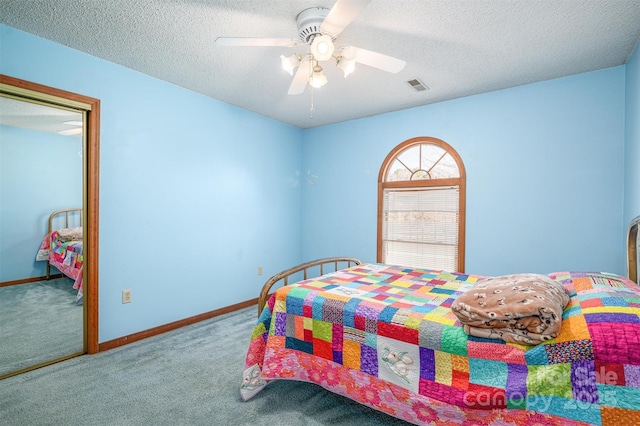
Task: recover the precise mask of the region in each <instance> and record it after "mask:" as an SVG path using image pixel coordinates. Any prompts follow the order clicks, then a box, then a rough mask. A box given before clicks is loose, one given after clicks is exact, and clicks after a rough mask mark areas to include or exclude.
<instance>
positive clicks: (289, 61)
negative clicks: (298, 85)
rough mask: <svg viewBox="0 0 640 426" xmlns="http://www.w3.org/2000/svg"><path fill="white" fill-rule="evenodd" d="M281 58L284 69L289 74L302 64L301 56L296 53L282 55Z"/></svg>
mask: <svg viewBox="0 0 640 426" xmlns="http://www.w3.org/2000/svg"><path fill="white" fill-rule="evenodd" d="M280 60H281V61H282V69H283V70H285V71H286V72H288V73H289V75H293V70H295V69H296V67H297V66H298V65H300V56H298V54H296V53H294V54H293V55H291V56H284V55H280Z"/></svg>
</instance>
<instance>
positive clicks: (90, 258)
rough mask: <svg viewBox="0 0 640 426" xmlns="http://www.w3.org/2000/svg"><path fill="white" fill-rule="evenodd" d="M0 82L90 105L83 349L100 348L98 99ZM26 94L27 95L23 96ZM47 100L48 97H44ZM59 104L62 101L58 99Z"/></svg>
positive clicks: (14, 81)
mask: <svg viewBox="0 0 640 426" xmlns="http://www.w3.org/2000/svg"><path fill="white" fill-rule="evenodd" d="M0 83H2V84H5V85H9V86H13V87H15V88H18V89H22V90H26V91H31V92H37V93H36V94H35V96H34V99H38V96H37V95H38V94H42V95H44V97H47V96H49V97H56V98H61V99H63V100H67V101H70V103H73V102H79V103H83V104H88V105H90V106H91V108H90V110H86V117H87V120H86V121H87V123H86V125H87V139H86V147H85V148H86V150H85V152H84V153H83V157H82V158H83V162H84V166H83V167H84V172H83V176H84V178H83V179H84V182H83V187H84V191H83V192H84V193H83V208H84V224H83V226H84V227H85V230H84V238H85V241H84V248H83V251H84V265H83V292H84V304H85V308H84V309H85V326H84V332H85V336H84V337H85V338H84V342H85V352H86V353H89V354H93V353H96V352H98V351H99V346H98V246H99V244H98V229H99V226H98V223H99V196H98V194H99V188H100V186H99V177H100V100H99V99H96V98H91V97H88V96H84V95H79V94H77V93H72V92H67V91H65V90H60V89H56V88H53V87H49V86H44V85H42V84H38V83H33V82H30V81H26V80H21V79H18V78H14V77H9V76H7V75H3V74H0ZM25 98H28V96H25ZM47 101H49V99H47ZM61 105H62V106H65V105H64V102H62V103H61Z"/></svg>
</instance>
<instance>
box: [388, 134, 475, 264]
mask: <svg viewBox="0 0 640 426" xmlns="http://www.w3.org/2000/svg"><path fill="white" fill-rule="evenodd" d="M465 194H466V177H465V170H464V164H463V163H462V159H461V158H460V156H459V155H458V153H457V152H456V151H455V150H454V149H453V148H452V147H451V146H449V145H448V144H447V143H446V142H444V141H442V140H440V139H436V138H431V137H417V138H413V139H409V140H407V141H404V142H403V143H401V144H400V145H398V146H397V147H395V148H394V149H393V150H392V151H391V152H390V153H389V155H387V158H386V159H385V160H384V162H383V163H382V167H381V168H380V174H379V176H378V262H380V263H387V264H391V265H406V266H413V267H423V268H430V269H442V270H446V271H457V272H464V238H465V227H464V224H465V198H466V196H465Z"/></svg>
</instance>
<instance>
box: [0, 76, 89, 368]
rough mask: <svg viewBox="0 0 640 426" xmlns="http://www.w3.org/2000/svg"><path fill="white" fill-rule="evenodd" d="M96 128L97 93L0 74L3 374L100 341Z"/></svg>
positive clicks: (83, 349)
mask: <svg viewBox="0 0 640 426" xmlns="http://www.w3.org/2000/svg"><path fill="white" fill-rule="evenodd" d="M98 128H99V101H98V100H97V99H93V98H88V97H84V96H82V95H76V94H73V93H70V92H65V91H62V90H59V89H54V88H50V87H47V86H42V85H38V84H36V83H31V82H27V81H24V80H19V79H15V78H12V77H8V76H4V75H0V341H1V343H0V379H2V378H4V377H8V376H11V375H14V374H19V373H21V372H24V371H28V370H30V369H33V368H38V367H41V366H43V365H47V364H50V363H53V362H57V361H61V360H63V359H67V358H70V357H73V356H77V355H80V354H83V353H95V352H98V350H99V347H98V341H97V340H98V339H97V270H98V267H97V240H98V232H97V230H98V227H97V224H98V204H97V199H98V198H97V197H98V194H97V190H98V150H99V145H98ZM61 209H73V210H71V211H63V212H62V214H60V213H61V212H60V210H61ZM56 211H58V212H57V213H58V214H57V215H55V216H51V214H52V213H54V212H56ZM34 250H35V251H34ZM94 253H95V255H94Z"/></svg>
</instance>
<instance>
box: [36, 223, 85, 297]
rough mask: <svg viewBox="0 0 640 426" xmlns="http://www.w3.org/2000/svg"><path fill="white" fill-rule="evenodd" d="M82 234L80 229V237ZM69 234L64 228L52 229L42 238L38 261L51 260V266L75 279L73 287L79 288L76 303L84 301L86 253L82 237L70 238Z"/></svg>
mask: <svg viewBox="0 0 640 426" xmlns="http://www.w3.org/2000/svg"><path fill="white" fill-rule="evenodd" d="M69 229H71V230H74V231H75V230H77V229H80V230H81V228H69ZM75 232H77V231H75ZM81 234H82V232H81V231H80V238H82V237H81ZM68 235H69V234H68V233H65V230H64V229H62V230H56V231H52V232H51V233H50V234H47V236H46V237H44V239H43V240H42V244H40V249H39V250H38V254H37V255H36V261H43V260H46V261H49V263H50V264H51V266H53V267H55V268H57V269H58V270H59V271H60V272H62V273H63V274H65V275H66V276H67V277H69V278H71V279H73V280H74V284H73V288H74V289H76V290H78V295H77V296H76V303H78V304H79V303H81V302H82V295H83V278H82V277H83V274H82V265H83V264H84V255H83V247H82V239H80V240H73V239H69V238H68Z"/></svg>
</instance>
